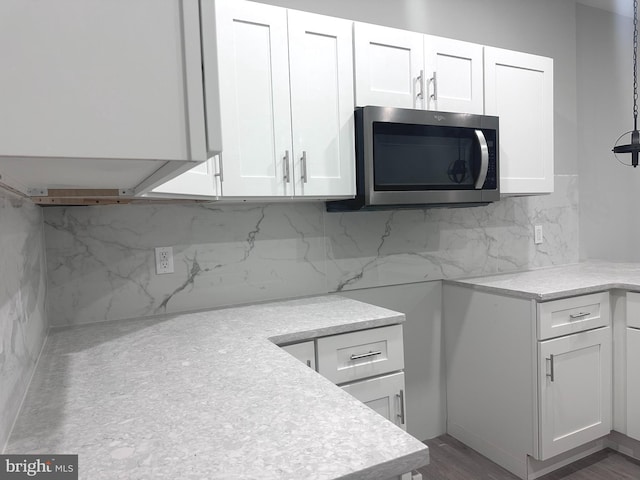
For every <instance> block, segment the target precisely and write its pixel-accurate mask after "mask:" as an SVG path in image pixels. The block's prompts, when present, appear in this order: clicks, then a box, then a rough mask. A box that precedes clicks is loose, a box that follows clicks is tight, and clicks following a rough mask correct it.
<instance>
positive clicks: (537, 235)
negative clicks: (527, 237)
mask: <svg viewBox="0 0 640 480" xmlns="http://www.w3.org/2000/svg"><path fill="white" fill-rule="evenodd" d="M543 241H544V239H543V237H542V225H535V226H534V227H533V243H535V244H536V245H540V244H541V243H542V242H543Z"/></svg>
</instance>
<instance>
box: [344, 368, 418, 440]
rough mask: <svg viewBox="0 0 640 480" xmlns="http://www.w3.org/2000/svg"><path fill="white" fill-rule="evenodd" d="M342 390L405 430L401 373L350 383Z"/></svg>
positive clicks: (402, 374)
mask: <svg viewBox="0 0 640 480" xmlns="http://www.w3.org/2000/svg"><path fill="white" fill-rule="evenodd" d="M342 389H343V390H344V391H345V392H348V393H350V394H351V395H353V396H354V397H355V398H357V399H358V400H360V401H361V402H362V403H364V404H365V405H367V406H368V407H371V408H372V409H373V410H375V411H376V412H378V413H379V414H380V415H382V416H383V417H384V418H386V419H387V420H389V421H391V422H393V423H395V424H396V425H397V426H399V427H400V428H402V429H403V430H406V429H407V426H406V423H407V422H406V418H405V403H404V373H403V372H398V373H394V374H392V375H386V376H384V377H376V378H370V379H369V380H362V381H360V382H354V383H350V384H348V385H344V386H343V387H342Z"/></svg>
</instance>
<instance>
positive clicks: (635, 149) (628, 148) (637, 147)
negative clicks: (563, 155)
mask: <svg viewBox="0 0 640 480" xmlns="http://www.w3.org/2000/svg"><path fill="white" fill-rule="evenodd" d="M629 133H630V134H631V143H629V144H627V145H618V142H619V141H620V139H621V138H622V137H624V136H625V135H628V134H629ZM613 153H614V154H617V153H630V154H631V164H628V163H625V162H622V161H620V159H619V158H618V155H616V158H618V161H620V163H623V164H624V165H632V166H633V167H634V168H635V167H637V166H638V153H640V132H638V0H633V131H632V132H626V133H623V134H622V135H620V137H618V140H616V146H615V147H613Z"/></svg>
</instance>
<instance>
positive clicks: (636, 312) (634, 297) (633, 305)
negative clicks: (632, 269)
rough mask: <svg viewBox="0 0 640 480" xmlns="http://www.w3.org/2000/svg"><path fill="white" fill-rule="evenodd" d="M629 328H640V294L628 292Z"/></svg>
mask: <svg viewBox="0 0 640 480" xmlns="http://www.w3.org/2000/svg"><path fill="white" fill-rule="evenodd" d="M627 326H628V327H633V328H640V293H636V292H627Z"/></svg>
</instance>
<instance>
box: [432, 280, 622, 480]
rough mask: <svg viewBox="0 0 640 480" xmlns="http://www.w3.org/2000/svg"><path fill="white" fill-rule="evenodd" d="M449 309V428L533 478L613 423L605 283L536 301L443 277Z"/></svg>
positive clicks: (446, 333)
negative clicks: (600, 289)
mask: <svg viewBox="0 0 640 480" xmlns="http://www.w3.org/2000/svg"><path fill="white" fill-rule="evenodd" d="M443 312H444V321H443V325H444V336H445V355H446V360H445V364H446V370H447V371H446V382H447V415H448V418H447V431H448V433H450V434H451V435H452V436H454V437H456V438H458V439H459V440H460V441H462V442H463V443H465V444H467V445H469V446H470V447H471V448H473V449H475V450H477V451H478V452H480V453H481V454H483V455H485V456H487V457H489V458H490V459H491V460H493V461H494V462H496V463H498V464H500V465H501V466H503V467H504V468H506V469H507V470H509V471H511V472H512V473H514V474H515V475H517V476H519V477H520V478H523V479H526V478H536V477H537V476H539V475H540V474H541V473H540V472H541V471H543V470H544V471H550V470H552V469H554V468H558V467H559V466H560V462H561V460H560V458H561V457H557V456H558V455H560V454H562V453H565V452H568V451H569V450H571V449H573V448H575V447H580V446H583V445H586V444H588V443H589V442H591V441H595V440H597V439H599V438H601V437H603V436H605V435H607V434H609V433H610V431H611V428H612V333H611V314H610V305H609V294H608V293H599V294H593V295H583V296H577V297H571V298H566V299H561V300H554V301H549V302H537V301H536V300H533V299H526V298H516V297H509V296H503V295H499V294H494V293H489V292H481V291H477V290H474V289H473V288H467V287H464V286H460V285H452V284H446V283H445V285H444V286H443ZM574 453H575V452H574ZM572 454H573V453H572Z"/></svg>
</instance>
